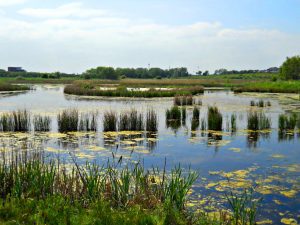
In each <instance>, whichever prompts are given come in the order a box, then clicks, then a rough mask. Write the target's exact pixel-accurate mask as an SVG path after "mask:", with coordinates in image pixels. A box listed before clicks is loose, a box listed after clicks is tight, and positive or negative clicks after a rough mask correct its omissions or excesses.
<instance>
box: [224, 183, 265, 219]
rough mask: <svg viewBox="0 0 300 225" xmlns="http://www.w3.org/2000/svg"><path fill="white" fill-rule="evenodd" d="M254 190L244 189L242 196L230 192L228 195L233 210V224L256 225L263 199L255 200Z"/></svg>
mask: <svg viewBox="0 0 300 225" xmlns="http://www.w3.org/2000/svg"><path fill="white" fill-rule="evenodd" d="M254 193H255V192H254V188H249V189H244V191H243V192H242V193H241V194H236V193H233V192H232V191H230V193H229V194H226V198H227V201H228V203H229V206H230V208H231V210H232V214H233V215H232V218H231V220H232V222H231V223H230V224H236V225H239V224H241V225H246V224H249V225H255V224H256V217H257V211H258V208H259V205H260V203H261V200H262V198H255V195H254Z"/></svg>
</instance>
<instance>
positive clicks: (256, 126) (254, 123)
mask: <svg viewBox="0 0 300 225" xmlns="http://www.w3.org/2000/svg"><path fill="white" fill-rule="evenodd" d="M247 128H248V130H253V131H259V130H265V129H270V128H271V119H270V118H268V117H267V116H266V115H265V114H264V113H263V112H260V113H258V112H253V111H250V112H249V113H248V125H247Z"/></svg>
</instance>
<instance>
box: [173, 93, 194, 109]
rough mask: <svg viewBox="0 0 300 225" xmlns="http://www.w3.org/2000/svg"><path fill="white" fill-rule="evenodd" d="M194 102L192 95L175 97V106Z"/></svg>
mask: <svg viewBox="0 0 300 225" xmlns="http://www.w3.org/2000/svg"><path fill="white" fill-rule="evenodd" d="M193 104H194V100H193V96H192V95H176V96H175V97H174V105H175V106H187V105H193Z"/></svg>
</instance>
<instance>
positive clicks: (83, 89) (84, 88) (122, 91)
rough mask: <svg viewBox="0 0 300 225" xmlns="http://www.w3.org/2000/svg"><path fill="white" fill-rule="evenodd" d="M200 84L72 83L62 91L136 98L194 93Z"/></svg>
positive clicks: (199, 90)
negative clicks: (108, 86)
mask: <svg viewBox="0 0 300 225" xmlns="http://www.w3.org/2000/svg"><path fill="white" fill-rule="evenodd" d="M203 92H204V89H203V87H202V86H196V87H181V88H174V89H173V90H156V89H153V88H151V89H150V90H149V91H132V90H127V88H126V87H123V86H119V87H118V88H116V89H115V90H101V89H100V87H98V86H95V85H92V84H91V85H88V84H87V83H86V82H85V83H80V82H77V83H74V84H70V85H67V86H66V87H65V88H64V93H66V94H72V95H85V96H106V97H131V98H133V97H138V98H157V97H174V96H176V95H196V94H199V93H203Z"/></svg>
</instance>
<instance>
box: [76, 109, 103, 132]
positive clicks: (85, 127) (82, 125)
mask: <svg viewBox="0 0 300 225" xmlns="http://www.w3.org/2000/svg"><path fill="white" fill-rule="evenodd" d="M97 117H98V113H97V112H91V113H82V114H81V115H80V118H79V127H78V131H97V126H98V122H97Z"/></svg>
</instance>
